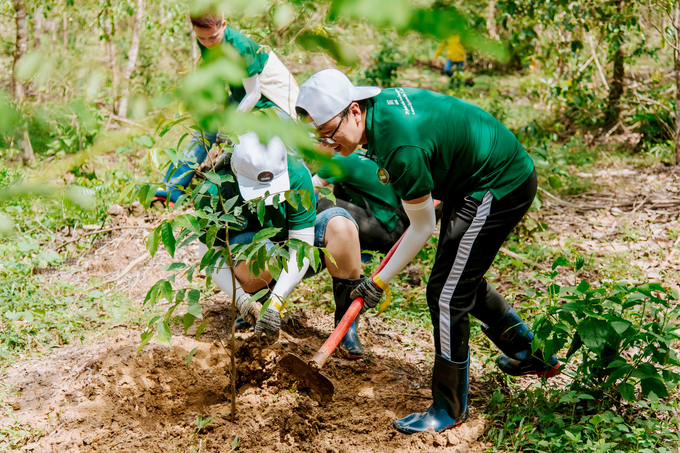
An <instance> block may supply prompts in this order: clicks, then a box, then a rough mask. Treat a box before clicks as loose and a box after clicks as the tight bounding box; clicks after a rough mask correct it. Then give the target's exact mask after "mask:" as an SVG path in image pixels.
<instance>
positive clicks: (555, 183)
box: [548, 175, 562, 189]
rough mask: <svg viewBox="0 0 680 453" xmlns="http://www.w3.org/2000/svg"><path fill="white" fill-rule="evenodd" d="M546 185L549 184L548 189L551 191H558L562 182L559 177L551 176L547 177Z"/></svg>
mask: <svg viewBox="0 0 680 453" xmlns="http://www.w3.org/2000/svg"><path fill="white" fill-rule="evenodd" d="M548 184H550V187H552V188H553V189H559V188H560V187H562V180H561V179H560V177H559V176H556V175H552V176H550V177H548Z"/></svg>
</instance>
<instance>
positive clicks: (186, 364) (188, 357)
mask: <svg viewBox="0 0 680 453" xmlns="http://www.w3.org/2000/svg"><path fill="white" fill-rule="evenodd" d="M196 351H198V347H195V348H194V349H192V350H191V352H190V353H189V355H188V356H187V359H186V360H185V361H184V366H185V367H188V366H189V363H191V359H192V358H193V357H194V354H196Z"/></svg>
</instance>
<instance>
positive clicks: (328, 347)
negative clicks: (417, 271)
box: [309, 200, 439, 368]
mask: <svg viewBox="0 0 680 453" xmlns="http://www.w3.org/2000/svg"><path fill="white" fill-rule="evenodd" d="M438 204H439V201H438V200H435V201H434V206H435V207H437V205H438ZM406 230H407V231H408V228H407V229H406ZM405 234H406V231H404V234H402V235H401V237H400V238H399V240H398V241H397V242H396V243H395V244H394V245H393V246H392V248H391V249H390V251H389V252H387V255H385V258H384V259H383V260H382V263H380V266H378V268H377V269H376V270H375V271H374V272H373V274H372V275H371V277H375V276H376V275H378V272H380V271H381V270H383V268H384V267H385V265H386V264H387V263H388V262H389V261H390V258H392V255H394V252H395V250H397V247H399V244H401V240H402V239H404V235H405ZM363 306H364V299H363V298H361V297H357V298H356V299H354V302H352V305H350V306H349V308H348V309H347V312H346V313H345V315H344V316H343V317H342V319H341V320H340V322H339V323H338V325H337V327H336V328H335V330H334V331H333V333H332V334H331V336H330V337H328V340H326V342H325V343H324V344H323V346H321V349H319V351H318V352H317V353H316V354H314V357H312V360H311V361H310V362H309V363H310V364H313V363H316V366H318V367H319V368H321V367H322V366H323V365H324V364H325V363H326V360H328V357H330V355H331V354H333V351H335V348H337V347H338V344H340V340H342V339H343V337H344V336H345V334H346V333H347V329H349V326H351V325H352V323H353V322H354V319H355V318H356V317H357V315H358V314H359V312H360V311H361V307H363Z"/></svg>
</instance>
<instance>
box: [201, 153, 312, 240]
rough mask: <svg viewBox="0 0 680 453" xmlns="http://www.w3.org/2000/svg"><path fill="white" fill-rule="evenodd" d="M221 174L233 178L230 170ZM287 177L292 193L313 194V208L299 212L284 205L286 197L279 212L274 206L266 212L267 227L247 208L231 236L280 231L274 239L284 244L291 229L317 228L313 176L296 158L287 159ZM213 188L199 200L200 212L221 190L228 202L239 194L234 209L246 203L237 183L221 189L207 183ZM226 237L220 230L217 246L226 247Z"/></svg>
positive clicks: (286, 204)
mask: <svg viewBox="0 0 680 453" xmlns="http://www.w3.org/2000/svg"><path fill="white" fill-rule="evenodd" d="M220 174H221V175H227V174H228V175H231V176H234V173H233V171H232V170H231V167H227V168H226V169H224V170H222V171H220ZM288 176H289V178H290V188H291V189H292V190H307V191H309V193H310V194H311V195H312V197H311V199H312V207H311V208H310V209H309V210H306V209H305V208H303V207H302V205H301V204H300V205H298V207H297V209H293V207H292V206H291V205H289V204H288V203H286V202H284V200H283V196H281V197H280V198H281V203H279V207H278V209H277V208H275V207H274V206H267V208H266V209H265V216H264V224H260V221H259V219H258V218H257V212H251V211H250V210H249V209H248V208H247V207H245V208H244V209H243V212H242V213H241V215H240V216H239V217H238V218H237V220H238V222H239V225H238V226H237V225H233V226H232V227H231V229H232V230H235V231H236V232H234V233H231V235H232V236H234V235H235V234H239V233H246V232H257V231H260V230H262V229H264V228H270V227H273V228H281V232H280V233H279V234H277V235H276V236H275V237H274V240H275V241H282V240H285V239H288V231H290V230H302V229H304V228H309V227H314V225H315V223H316V200H315V198H314V196H313V194H314V186H313V184H312V177H311V175H310V174H309V170H307V168H306V167H305V166H304V165H303V164H302V163H301V162H300V161H299V160H297V159H295V158H294V157H291V156H288ZM207 184H209V185H210V187H209V189H208V190H207V192H206V196H202V197H200V198H199V201H198V202H197V206H198V207H199V209H203V208H204V207H206V206H210V204H211V203H212V199H213V198H216V197H217V191H218V189H219V190H220V192H221V193H222V198H223V199H224V200H225V201H226V200H229V199H231V198H233V197H234V196H236V195H238V196H239V199H238V201H237V202H236V204H235V206H241V205H243V204H244V203H245V200H244V199H243V197H241V193H240V191H239V189H238V184H237V183H236V181H233V182H224V183H222V184H221V185H220V186H219V188H218V186H217V185H216V184H213V183H207ZM216 211H218V212H221V205H220V204H219V203H217V204H216ZM225 238H226V234H225V232H224V231H221V232H220V233H219V234H218V237H217V240H216V242H215V244H216V245H224V242H225ZM201 242H205V238H204V237H201Z"/></svg>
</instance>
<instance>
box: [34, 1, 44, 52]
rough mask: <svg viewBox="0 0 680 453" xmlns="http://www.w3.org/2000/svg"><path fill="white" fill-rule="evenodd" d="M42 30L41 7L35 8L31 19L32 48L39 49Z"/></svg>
mask: <svg viewBox="0 0 680 453" xmlns="http://www.w3.org/2000/svg"><path fill="white" fill-rule="evenodd" d="M42 28H43V14H42V7H40V6H36V8H35V16H34V17H33V47H34V48H36V49H37V48H38V47H40V38H41V37H42Z"/></svg>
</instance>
